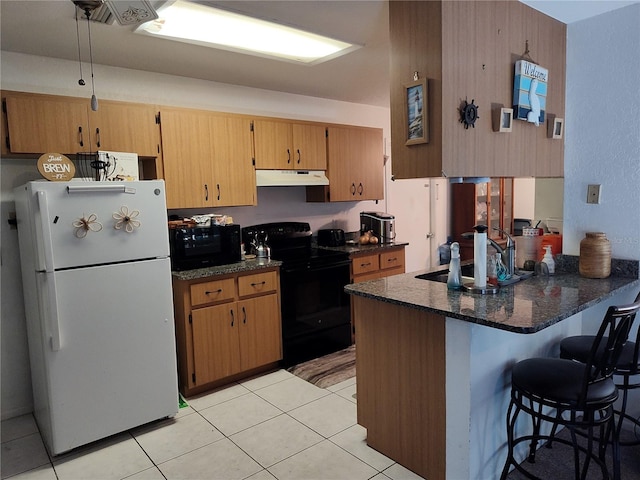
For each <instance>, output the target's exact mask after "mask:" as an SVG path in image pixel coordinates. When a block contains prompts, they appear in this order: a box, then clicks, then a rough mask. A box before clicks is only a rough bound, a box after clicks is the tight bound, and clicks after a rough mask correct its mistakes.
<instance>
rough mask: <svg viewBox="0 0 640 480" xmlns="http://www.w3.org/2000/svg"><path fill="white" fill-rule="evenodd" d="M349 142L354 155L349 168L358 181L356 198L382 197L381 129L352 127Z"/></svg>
mask: <svg viewBox="0 0 640 480" xmlns="http://www.w3.org/2000/svg"><path fill="white" fill-rule="evenodd" d="M351 143H352V144H353V148H355V152H354V153H356V155H355V156H354V157H353V160H352V162H353V163H352V165H351V170H352V171H353V172H354V174H355V175H354V178H356V181H357V183H358V186H357V189H356V197H357V199H358V200H380V199H382V198H384V178H383V177H384V158H383V155H384V152H383V148H382V131H381V130H379V129H353V130H352V131H351Z"/></svg>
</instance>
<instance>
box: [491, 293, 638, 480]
mask: <svg viewBox="0 0 640 480" xmlns="http://www.w3.org/2000/svg"><path fill="white" fill-rule="evenodd" d="M639 310H640V302H636V303H634V304H632V305H625V306H617V307H616V306H611V307H609V309H608V310H607V313H606V314H605V317H604V319H603V321H602V324H601V325H600V328H599V330H598V334H597V335H596V337H595V339H594V342H593V344H592V347H591V350H590V353H589V358H588V359H587V361H586V362H585V363H584V364H578V363H577V362H573V361H571V360H566V359H526V360H523V361H521V362H518V364H516V366H514V373H515V372H516V370H517V369H518V366H520V368H521V369H523V371H524V372H526V368H527V367H529V366H538V367H540V366H541V365H543V366H551V367H552V366H553V365H557V366H564V367H571V370H573V371H577V372H580V375H581V378H580V377H578V378H577V379H576V378H575V377H571V378H567V382H571V381H576V380H579V384H580V389H579V392H577V394H576V395H575V397H571V398H562V399H560V398H556V399H554V398H548V397H546V396H545V395H544V392H536V391H529V390H527V389H525V388H524V387H523V386H519V385H518V384H517V383H518V379H515V378H513V379H512V388H511V402H510V404H509V409H508V411H507V442H508V454H507V459H506V462H505V465H504V468H503V471H502V475H501V477H500V478H501V480H504V479H506V477H507V475H508V473H509V468H510V466H511V465H514V467H515V468H516V469H517V470H518V471H520V472H521V473H522V474H524V475H525V476H526V477H528V478H531V479H538V477H536V476H535V475H533V474H531V473H530V472H528V471H527V470H526V469H525V468H524V467H523V466H522V465H521V464H518V462H516V460H515V458H514V456H513V451H514V447H515V446H516V445H517V444H519V443H521V442H524V441H529V442H530V445H529V457H528V460H529V462H530V463H534V462H535V453H536V449H537V446H538V443H539V442H540V441H541V440H549V443H548V445H549V446H550V445H551V442H553V441H556V442H559V443H564V444H567V445H571V446H573V450H574V466H575V478H576V480H580V479H582V480H584V479H585V478H586V475H587V471H588V468H589V464H590V461H591V460H594V461H595V462H596V463H597V464H598V465H599V466H600V469H601V470H602V476H603V478H604V479H607V480H608V479H609V478H610V477H609V472H608V469H607V466H606V462H605V454H606V449H607V445H608V443H609V442H608V440H609V437H611V443H612V449H613V452H612V453H613V470H614V471H613V478H614V480H618V479H620V451H619V445H618V431H617V428H616V423H615V416H614V410H613V403H614V402H615V401H616V400H617V398H618V392H617V388H616V387H615V385H614V383H613V379H612V378H611V377H612V376H613V371H614V368H615V365H616V363H617V361H618V358H619V356H620V354H621V352H622V349H623V347H624V344H625V342H626V341H627V338H628V336H629V332H630V330H631V325H632V323H633V320H634V318H635V314H636V312H637V311H639ZM605 333H608V335H607V336H605ZM574 364H575V365H576V367H578V365H579V367H578V368H576V367H574V366H573V365H574ZM524 375H525V376H526V373H524ZM514 377H515V375H514ZM603 386H604V387H606V388H605V389H604V390H607V391H609V394H607V395H605V396H603V397H602V398H595V399H593V398H591V399H590V398H589V393H590V390H591V389H597V388H601V387H603ZM591 391H593V390H591ZM544 409H550V410H551V411H550V413H544V411H543V410H544ZM521 411H523V412H525V413H527V414H528V415H529V416H530V417H531V419H532V424H533V433H532V434H531V435H525V436H521V437H519V438H514V431H515V426H516V421H517V418H518V415H519V413H520V412H521ZM566 414H568V415H566ZM567 417H568V418H567ZM542 422H549V423H550V424H551V425H552V429H551V433H550V434H549V435H541V434H540V427H541V424H542ZM559 425H562V426H565V427H567V428H569V431H570V433H571V441H569V440H565V439H559V438H556V437H555V432H556V429H557V427H558V426H559ZM596 428H597V429H599V436H597V437H596V436H594V429H596ZM578 429H581V430H587V433H586V434H585V435H586V437H587V447H586V448H585V447H582V446H580V445H579V444H578V443H577V438H576V432H577V430H578ZM594 441H596V442H598V453H597V454H596V453H595V452H593V443H594ZM581 451H582V452H583V453H585V454H586V459H585V462H584V465H583V467H582V472H581V469H580V452H581ZM538 480H539V479H538Z"/></svg>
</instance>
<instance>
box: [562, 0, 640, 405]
mask: <svg viewBox="0 0 640 480" xmlns="http://www.w3.org/2000/svg"><path fill="white" fill-rule="evenodd" d="M638 25H640V4H634V5H631V6H628V7H625V8H622V9H619V10H614V11H613V12H610V13H607V14H603V15H599V16H597V17H594V18H591V19H587V20H583V21H581V22H577V23H574V24H570V25H569V26H568V28H567V35H568V39H567V96H566V112H565V126H566V129H565V132H566V136H565V159H564V168H565V179H564V225H563V227H564V232H563V253H565V254H569V255H578V254H579V252H580V240H582V239H583V238H584V233H585V232H588V231H601V232H605V233H606V234H607V237H608V238H609V241H610V242H611V250H612V256H613V257H615V258H626V259H633V260H640V194H639V193H640V117H639V116H638V115H635V114H629V112H637V111H640V88H639V87H638V79H639V78H640V29H639V28H638ZM592 183H595V184H601V185H602V189H601V192H602V193H601V201H600V204H599V205H591V204H587V203H586V198H587V185H588V184H592ZM637 293H638V292H628V293H626V294H621V295H617V296H616V297H614V298H612V299H609V301H608V302H604V303H603V304H602V305H598V306H597V307H596V308H592V309H589V310H588V311H587V312H585V314H584V318H585V327H584V328H585V330H589V331H590V332H593V331H594V330H595V329H596V328H597V326H598V325H599V322H600V321H601V319H602V316H603V315H604V312H605V310H606V308H607V306H608V305H612V304H623V303H627V302H631V301H632V300H633V299H634V297H635V296H636V294H637ZM632 394H633V395H631V396H630V398H631V400H630V409H631V412H632V414H633V415H634V416H638V415H640V391H637V390H636V391H634V392H632Z"/></svg>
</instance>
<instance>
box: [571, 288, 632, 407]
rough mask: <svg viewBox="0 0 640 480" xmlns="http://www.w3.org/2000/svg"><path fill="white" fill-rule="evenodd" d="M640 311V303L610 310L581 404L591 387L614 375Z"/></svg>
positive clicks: (589, 364)
mask: <svg viewBox="0 0 640 480" xmlns="http://www.w3.org/2000/svg"><path fill="white" fill-rule="evenodd" d="M639 310H640V300H638V301H636V302H635V303H633V304H630V305H623V306H611V307H609V309H608V310H607V313H606V314H605V316H604V319H603V320H602V324H601V325H600V329H599V330H598V334H597V335H596V337H595V339H594V341H593V345H592V346H591V352H590V353H589V358H588V359H587V361H586V363H585V375H584V380H583V384H582V392H581V395H580V397H579V398H580V401H579V403H583V402H586V398H587V391H588V389H589V386H590V385H592V384H594V383H597V382H600V381H603V380H604V379H606V378H609V377H611V376H612V375H613V371H614V369H615V366H616V363H617V362H618V359H619V357H620V354H621V353H622V348H623V347H624V344H625V343H626V342H627V339H628V338H629V332H630V331H631V326H632V325H633V321H634V319H635V317H636V313H637V312H638V311H639Z"/></svg>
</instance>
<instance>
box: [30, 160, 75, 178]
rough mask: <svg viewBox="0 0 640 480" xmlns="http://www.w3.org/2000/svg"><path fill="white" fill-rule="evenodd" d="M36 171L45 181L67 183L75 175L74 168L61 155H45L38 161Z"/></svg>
mask: <svg viewBox="0 0 640 480" xmlns="http://www.w3.org/2000/svg"><path fill="white" fill-rule="evenodd" d="M38 171H39V172H40V175H42V176H43V177H44V178H46V179H47V180H51V181H54V182H67V181H69V180H71V179H72V178H73V176H74V175H75V174H76V166H75V165H74V164H73V162H72V161H71V160H69V158H67V157H65V156H64V155H62V154H61V153H45V154H44V155H41V156H40V158H39V159H38Z"/></svg>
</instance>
